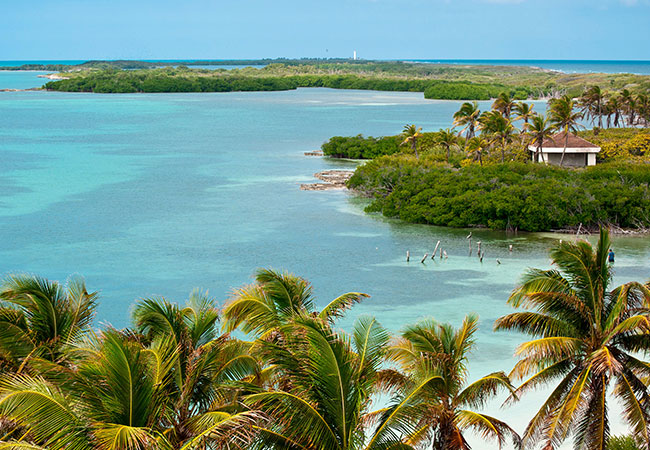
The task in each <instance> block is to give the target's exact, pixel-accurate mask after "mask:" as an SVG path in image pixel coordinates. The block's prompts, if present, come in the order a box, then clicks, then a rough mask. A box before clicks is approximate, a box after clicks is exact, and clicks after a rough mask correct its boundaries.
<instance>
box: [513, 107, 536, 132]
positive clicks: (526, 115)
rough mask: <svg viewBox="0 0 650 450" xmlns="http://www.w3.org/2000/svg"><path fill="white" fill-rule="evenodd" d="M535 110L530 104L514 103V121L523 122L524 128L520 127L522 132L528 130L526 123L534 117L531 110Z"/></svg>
mask: <svg viewBox="0 0 650 450" xmlns="http://www.w3.org/2000/svg"><path fill="white" fill-rule="evenodd" d="M534 108H535V105H533V104H530V103H524V102H519V103H515V105H514V107H513V111H514V112H515V114H516V116H515V120H523V121H524V126H523V127H522V131H526V130H527V129H528V122H529V121H530V120H531V119H532V118H533V117H535V114H536V113H535V112H534V111H533V109H534Z"/></svg>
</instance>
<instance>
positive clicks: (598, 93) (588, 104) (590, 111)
mask: <svg viewBox="0 0 650 450" xmlns="http://www.w3.org/2000/svg"><path fill="white" fill-rule="evenodd" d="M604 101H605V95H604V93H603V91H602V90H601V89H600V86H591V87H590V88H589V89H587V90H586V91H585V92H584V93H583V95H582V97H581V98H580V103H581V104H582V111H583V115H584V116H585V118H586V119H589V117H591V118H592V123H593V122H594V119H595V118H598V128H602V127H603V104H604Z"/></svg>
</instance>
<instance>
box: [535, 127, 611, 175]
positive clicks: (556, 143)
mask: <svg viewBox="0 0 650 450" xmlns="http://www.w3.org/2000/svg"><path fill="white" fill-rule="evenodd" d="M565 136H566V134H565V133H564V131H563V132H561V133H558V134H556V135H554V136H552V137H550V138H547V139H544V142H543V143H542V148H541V155H538V154H537V150H538V149H537V146H535V145H529V146H528V150H530V152H531V154H532V158H533V161H535V158H536V157H537V162H544V163H546V164H554V165H559V164H560V159H562V151H563V150H564V141H565ZM599 151H600V147H596V145H595V144H592V143H591V142H589V141H587V140H585V139H582V138H581V137H578V136H576V135H574V134H571V133H569V142H568V145H567V148H566V153H565V154H564V164H563V165H564V166H566V167H585V166H595V165H596V153H598V152H599Z"/></svg>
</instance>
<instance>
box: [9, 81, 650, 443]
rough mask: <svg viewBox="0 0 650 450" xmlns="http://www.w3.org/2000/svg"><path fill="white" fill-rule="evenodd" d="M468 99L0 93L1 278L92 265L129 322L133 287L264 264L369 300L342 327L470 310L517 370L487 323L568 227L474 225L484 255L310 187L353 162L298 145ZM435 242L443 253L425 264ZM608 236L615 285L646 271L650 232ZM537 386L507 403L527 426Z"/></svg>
mask: <svg viewBox="0 0 650 450" xmlns="http://www.w3.org/2000/svg"><path fill="white" fill-rule="evenodd" d="M25 76H27V75H25ZM459 105H460V102H445V101H429V100H427V101H425V100H424V99H423V98H422V94H421V93H383V92H371V91H336V90H328V89H299V90H297V91H289V92H266V93H227V94H133V95H131V94H128V95H94V94H67V93H53V92H49V93H48V92H10V93H0V113H1V114H2V118H3V119H2V121H0V151H1V152H2V156H3V158H2V169H3V170H2V171H0V236H2V245H1V246H0V273H2V274H7V273H13V272H24V271H26V272H33V273H37V274H40V275H43V276H46V277H49V278H53V279H61V280H62V279H65V277H66V276H68V275H69V274H72V273H80V274H83V275H84V276H85V277H86V280H87V283H88V286H89V288H90V289H98V290H100V291H101V302H100V304H99V311H98V319H99V321H100V322H102V323H110V324H113V325H115V326H118V327H122V326H125V325H127V324H128V318H129V308H130V306H131V305H132V304H133V301H134V300H135V299H136V298H138V297H143V296H152V295H164V296H166V297H168V298H170V299H173V300H178V301H182V300H183V299H184V298H185V297H186V296H187V294H188V293H189V292H190V290H191V289H192V288H194V287H202V288H205V289H209V291H210V294H211V295H213V296H214V297H216V298H217V299H219V300H220V301H222V300H224V299H226V298H227V297H228V295H229V293H230V292H231V290H232V289H233V288H234V287H237V286H240V285H242V284H245V283H248V282H250V281H251V274H252V273H253V271H254V270H255V268H257V267H268V266H271V267H275V268H284V269H287V270H289V271H292V272H295V273H297V274H299V275H302V276H305V277H306V278H308V279H309V280H311V281H312V282H313V283H314V285H315V292H316V295H317V297H318V303H319V305H324V304H326V303H327V302H328V301H329V300H331V299H332V298H334V297H335V296H337V295H339V294H341V293H343V292H346V291H361V292H367V293H369V294H371V295H372V298H371V299H369V300H367V301H366V302H365V303H363V304H362V305H359V306H358V307H355V308H354V309H353V311H352V312H351V313H350V315H349V317H348V318H347V319H346V320H344V321H343V322H342V326H343V327H349V325H350V323H351V321H352V320H353V319H354V317H357V316H359V315H361V314H372V315H375V316H377V317H378V318H379V320H380V321H381V322H382V323H383V324H384V325H385V326H387V327H388V328H390V329H391V330H393V331H398V330H399V329H400V328H401V327H402V326H403V325H404V324H406V323H409V322H413V321H416V320H418V318H421V317H424V316H433V317H435V318H436V319H438V320H441V321H451V322H452V323H453V324H455V325H458V324H459V323H460V321H461V320H462V318H463V316H464V315H465V314H466V313H468V312H476V313H478V314H479V315H480V317H481V329H480V332H479V335H478V336H477V338H478V342H479V349H478V351H476V352H475V354H474V358H473V360H472V365H471V370H472V374H473V376H479V375H482V374H485V373H488V372H492V371H495V370H506V371H509V370H510V368H511V367H512V365H513V362H514V360H513V358H512V354H513V349H514V348H515V346H516V345H517V344H518V343H520V342H521V341H522V340H523V339H522V337H521V336H519V335H515V334H494V333H492V332H491V328H492V323H493V321H494V320H495V319H496V318H497V317H499V316H500V315H502V314H505V313H507V312H510V309H509V307H508V306H507V305H506V304H505V300H506V299H507V297H508V293H509V292H510V291H511V289H512V288H513V286H514V284H515V282H516V280H517V278H518V277H519V275H520V274H521V273H522V271H523V270H524V269H525V268H526V267H529V266H534V267H547V266H548V264H549V261H548V257H547V251H548V249H549V248H550V247H551V246H552V245H553V244H554V243H555V242H556V240H557V239H558V238H559V237H560V236H558V235H552V234H521V233H520V234H519V235H508V234H505V233H497V232H489V231H481V230H474V231H473V235H474V242H476V241H477V240H481V241H482V242H483V246H484V248H485V249H486V252H487V255H486V257H485V259H484V261H483V263H480V262H479V261H478V259H477V258H476V256H475V255H473V256H470V255H469V254H468V244H467V240H466V239H465V237H466V235H467V233H468V231H467V230H453V229H445V228H437V227H428V226H419V225H408V224H402V223H399V222H397V221H394V220H388V219H385V218H382V217H380V216H377V215H368V214H365V213H364V212H363V207H364V204H365V203H364V201H363V200H360V199H358V198H355V197H354V196H352V195H350V194H348V193H347V192H343V191H329V192H306V191H301V190H300V189H299V185H300V183H307V182H313V181H315V180H314V179H313V177H312V175H313V173H315V172H318V171H321V170H324V169H336V168H343V169H347V168H352V167H353V164H352V163H350V162H341V161H338V162H337V161H328V160H325V159H321V158H313V157H306V156H304V155H303V152H305V151H308V150H313V149H316V148H318V147H319V146H320V144H321V143H322V142H323V141H324V140H326V139H327V138H328V137H330V136H332V135H353V134H357V133H363V134H366V135H385V134H393V133H398V132H400V131H401V128H402V127H403V125H404V124H405V123H417V124H418V125H419V126H423V127H424V129H425V130H435V129H438V128H440V127H447V126H450V121H451V115H452V114H453V112H454V111H456V110H457V109H458V107H459ZM482 106H483V107H487V106H488V103H483V104H482ZM564 238H565V239H566V238H567V237H566V236H565V237H564ZM437 240H441V242H442V248H443V249H445V250H446V251H447V253H448V254H449V258H448V259H446V260H443V261H438V260H435V261H431V260H427V262H426V264H420V262H419V261H420V258H421V256H422V255H423V254H424V253H425V252H429V253H430V252H431V251H432V249H433V247H434V246H435V243H436V241H437ZM509 244H513V245H514V251H513V252H512V253H510V252H509V251H508V245H509ZM614 247H615V250H616V253H617V262H616V282H617V283H621V282H625V281H628V280H646V279H648V275H649V274H650V270H649V268H650V261H649V257H650V239H649V238H647V237H634V238H616V239H615V240H614ZM406 250H410V251H411V254H412V259H411V262H410V263H406V261H405V252H406ZM497 258H498V259H499V260H500V261H501V264H498V263H497V261H496V259H497ZM541 396H542V394H535V395H533V396H531V397H529V399H528V400H527V401H526V402H525V403H522V404H520V405H519V406H517V407H515V408H510V409H508V410H504V411H502V412H498V415H499V416H501V417H504V418H506V419H509V420H510V421H511V422H512V424H513V425H514V426H515V427H516V428H517V429H518V430H523V427H524V426H525V423H526V421H527V420H528V419H529V418H530V415H531V412H532V409H533V408H534V407H535V405H537V404H538V403H537V400H539V399H540V398H541ZM491 413H492V414H494V415H497V412H496V411H491ZM616 426H618V425H616ZM474 448H478V449H480V448H492V447H490V446H485V445H484V444H481V443H478V442H477V443H476V444H475V446H474Z"/></svg>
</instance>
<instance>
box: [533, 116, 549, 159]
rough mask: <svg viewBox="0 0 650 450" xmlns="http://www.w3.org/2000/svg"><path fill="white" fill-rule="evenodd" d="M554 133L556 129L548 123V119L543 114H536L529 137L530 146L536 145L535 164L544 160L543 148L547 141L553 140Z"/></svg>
mask: <svg viewBox="0 0 650 450" xmlns="http://www.w3.org/2000/svg"><path fill="white" fill-rule="evenodd" d="M554 131H555V128H554V127H553V126H551V125H549V123H548V117H544V116H543V115H541V114H536V115H534V116H533V117H532V119H531V122H530V125H529V127H528V132H527V135H528V136H529V137H530V145H534V146H535V147H536V148H537V150H536V151H535V162H540V159H542V160H543V152H542V146H543V145H544V141H545V140H546V139H550V138H551V136H552V135H553V132H554ZM540 156H541V157H542V158H540Z"/></svg>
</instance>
